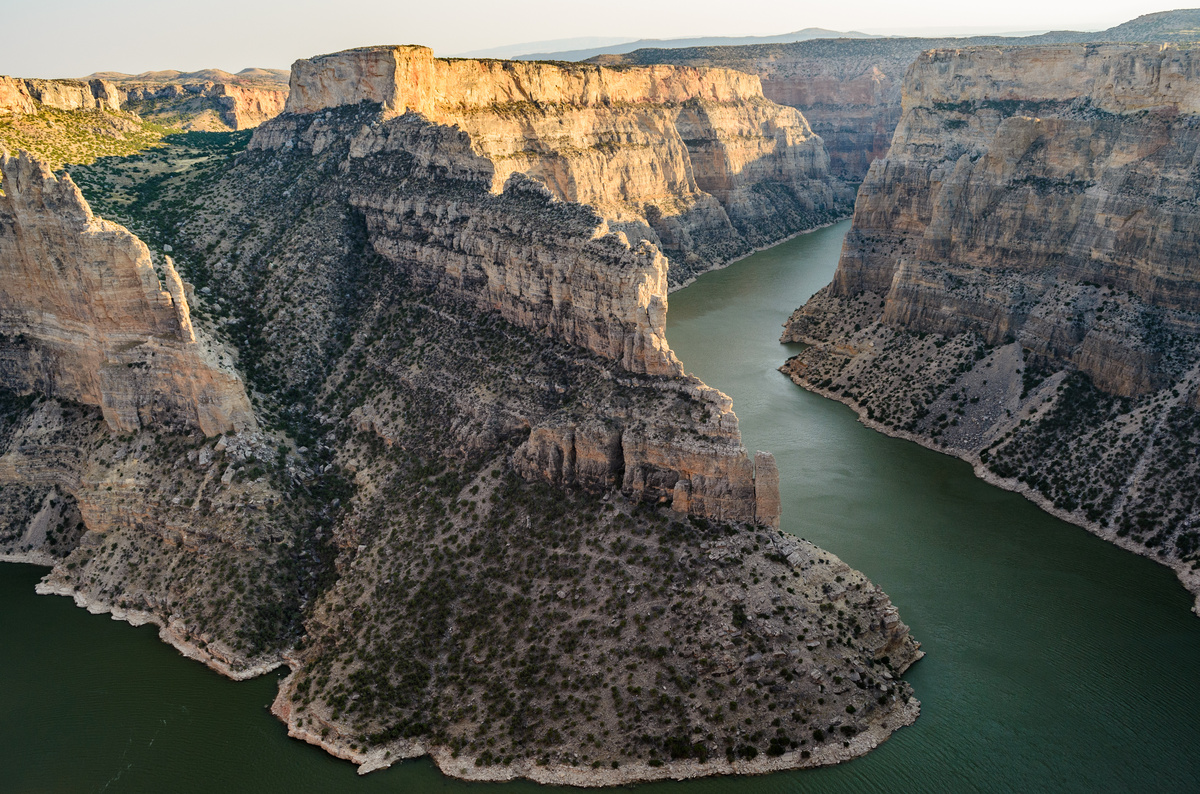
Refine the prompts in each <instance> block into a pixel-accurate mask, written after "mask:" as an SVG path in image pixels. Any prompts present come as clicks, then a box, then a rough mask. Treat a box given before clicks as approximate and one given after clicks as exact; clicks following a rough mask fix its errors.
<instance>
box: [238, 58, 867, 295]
mask: <svg viewBox="0 0 1200 794" xmlns="http://www.w3.org/2000/svg"><path fill="white" fill-rule="evenodd" d="M359 102H371V103H378V104H379V105H381V106H382V108H383V116H384V118H390V117H393V116H396V115H401V114H403V113H406V112H409V111H412V112H414V113H419V114H421V115H422V116H424V117H425V118H427V119H429V120H430V121H434V122H436V123H439V124H445V125H454V126H457V127H458V128H460V129H461V130H463V131H464V132H466V133H467V134H468V135H469V136H470V140H471V144H472V147H473V149H474V150H475V151H476V152H477V153H478V154H480V155H482V156H484V157H486V158H487V159H488V160H490V161H491V163H492V189H493V190H494V191H499V190H501V189H502V188H503V185H504V184H505V183H506V182H507V180H508V177H509V176H510V175H512V174H513V173H517V172H521V173H525V174H527V175H529V176H531V177H533V178H535V179H537V180H539V181H541V182H543V183H544V184H545V185H546V186H547V187H548V188H549V189H550V190H551V191H552V192H553V193H554V195H556V196H557V197H559V198H561V199H564V200H567V201H573V202H579V203H585V204H589V205H591V206H593V207H595V208H596V209H597V211H599V212H600V213H601V214H602V215H603V216H604V217H605V218H606V219H608V220H609V221H610V223H612V224H614V228H619V229H621V230H622V231H624V232H625V233H626V234H627V235H628V236H630V237H631V238H632V239H634V240H637V239H646V240H649V241H650V242H652V243H654V244H655V245H656V246H657V247H659V248H661V249H663V250H664V252H666V253H667V254H668V255H669V256H670V257H671V271H670V274H669V275H670V280H671V282H672V284H679V283H682V282H683V281H685V280H686V279H687V278H689V277H690V276H692V275H694V274H695V273H698V272H702V271H703V270H706V269H709V268H711V267H714V266H716V265H719V264H721V263H723V262H725V261H727V260H728V259H730V258H732V257H734V256H737V255H740V254H743V253H746V252H748V251H749V250H751V249H752V248H753V247H755V246H759V245H763V244H766V243H769V242H773V241H775V240H778V239H780V238H782V237H784V236H786V235H787V234H790V233H793V232H795V231H798V230H801V229H804V228H809V227H811V226H814V225H817V224H818V223H820V222H823V221H825V220H828V219H830V218H832V217H835V216H836V214H838V213H839V212H841V211H842V210H844V209H845V208H848V205H849V194H848V192H846V191H845V190H844V189H842V190H840V191H839V190H838V189H837V188H838V187H839V186H838V185H836V184H834V183H832V182H831V181H830V179H829V174H828V157H827V155H826V154H825V151H824V148H823V146H822V144H821V141H820V139H819V138H818V137H817V136H815V135H814V134H813V132H812V130H811V129H810V128H809V126H808V124H807V122H806V121H805V120H804V118H803V116H801V115H800V114H799V113H796V112H795V111H794V110H792V109H790V108H784V107H781V106H778V105H775V104H773V103H771V102H769V101H767V100H766V99H764V97H763V96H762V88H761V86H760V84H759V81H758V80H757V79H756V78H754V77H751V76H748V75H745V74H739V73H736V72H732V71H729V70H714V69H694V68H676V67H670V66H654V67H648V68H637V69H608V68H600V67H594V66H579V65H565V64H546V63H527V62H506V61H474V60H445V59H437V58H434V57H433V53H432V51H430V50H429V49H427V48H424V47H376V48H366V49H359V50H349V51H346V52H342V53H335V54H332V55H326V56H321V57H319V58H313V59H311V60H302V61H298V62H297V63H296V64H295V66H294V68H293V73H292V83H291V87H290V94H289V99H288V105H287V110H288V112H289V113H294V114H311V113H317V112H320V111H322V110H325V109H328V108H334V107H341V106H345V105H354V104H357V103H359ZM280 143H281V142H280V141H276V142H275V145H278V144H280ZM260 145H268V144H267V142H266V140H265V139H260Z"/></svg>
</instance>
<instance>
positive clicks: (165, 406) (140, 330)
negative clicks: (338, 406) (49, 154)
mask: <svg viewBox="0 0 1200 794" xmlns="http://www.w3.org/2000/svg"><path fill="white" fill-rule="evenodd" d="M0 171H2V173H3V177H4V180H3V190H4V194H3V196H0V340H2V341H0V385H3V386H4V387H6V388H9V389H13V390H16V391H18V392H30V391H38V392H42V393H45V394H49V395H53V396H56V397H61V398H64V399H67V400H73V401H76V402H82V403H86V404H89V405H96V406H100V408H101V409H102V410H103V412H104V418H105V420H106V421H107V422H108V424H109V426H110V427H111V428H112V429H113V430H114V431H122V432H124V431H130V430H137V429H138V428H140V427H142V426H143V425H148V424H161V423H179V424H183V425H189V426H195V427H198V428H200V429H201V430H202V431H203V432H204V433H205V434H206V435H210V436H211V435H215V434H218V433H224V432H229V431H232V430H234V429H245V428H248V427H251V426H253V424H254V419H253V414H252V412H251V410H250V404H249V400H248V399H247V398H246V393H245V390H244V389H243V387H242V384H241V381H240V380H239V379H238V377H237V376H236V374H234V373H233V372H232V371H229V370H225V369H222V368H221V367H220V366H219V365H217V364H216V362H214V361H211V360H209V358H208V357H207V356H206V355H205V352H204V348H203V347H202V345H201V344H199V343H197V341H196V336H195V333H194V331H193V328H192V324H191V320H190V318H189V313H188V306H187V300H186V299H185V297H184V294H183V286H182V283H181V281H180V279H179V275H178V273H176V272H175V269H174V267H173V265H172V263H171V261H170V259H167V260H166V261H165V262H164V263H163V265H162V278H163V280H164V281H165V287H164V285H163V283H162V282H160V281H159V276H158V275H157V274H156V273H155V269H154V266H153V265H152V263H151V260H150V252H149V251H148V250H147V248H146V246H145V245H144V244H143V243H142V242H141V241H140V240H138V239H137V237H135V236H133V235H132V234H130V233H129V232H128V231H126V230H125V229H124V228H122V227H120V226H117V225H115V224H112V223H109V222H107V221H104V220H102V219H99V218H96V217H94V216H93V215H92V212H91V209H90V208H89V207H88V204H87V202H86V201H84V199H83V196H82V195H80V193H79V190H78V188H76V187H75V185H74V183H73V182H72V181H71V179H70V177H69V176H66V175H64V176H62V177H61V178H58V177H55V176H54V175H53V174H52V173H50V171H49V169H48V168H46V166H45V165H44V164H42V163H40V162H38V161H36V160H33V159H31V158H30V157H28V156H27V155H25V154H22V155H21V156H20V157H8V156H7V155H3V156H0Z"/></svg>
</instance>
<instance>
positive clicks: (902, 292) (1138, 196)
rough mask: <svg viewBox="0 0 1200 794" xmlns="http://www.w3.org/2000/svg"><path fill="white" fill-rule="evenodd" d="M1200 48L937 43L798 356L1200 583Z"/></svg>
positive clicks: (813, 381)
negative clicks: (1198, 341)
mask: <svg viewBox="0 0 1200 794" xmlns="http://www.w3.org/2000/svg"><path fill="white" fill-rule="evenodd" d="M1196 69H1197V65H1196V60H1195V51H1194V50H1192V49H1189V48H1186V47H1180V48H1176V47H1173V46H1166V45H1164V46H1153V47H1151V46H1137V45H1115V44H1113V45H1061V46H1054V47H1036V48H1029V47H1025V48H1009V47H1003V48H972V49H966V50H935V51H931V52H928V53H925V54H923V55H922V56H920V57H919V58H918V59H917V61H916V62H915V63H914V65H913V66H912V68H911V69H910V71H909V73H908V75H907V77H906V80H905V86H904V115H903V117H902V119H901V121H900V123H899V126H898V127H897V129H896V134H895V137H894V139H893V142H892V146H891V149H890V151H889V153H888V156H887V158H885V159H883V160H878V161H876V162H875V163H874V164H873V165H872V166H871V169H870V171H869V173H868V175H867V178H866V180H865V181H864V183H863V186H862V188H861V189H860V191H859V198H858V202H857V205H856V209H855V216H854V222H853V226H852V229H851V231H850V233H849V235H848V236H847V239H846V245H845V248H844V250H843V253H842V257H841V260H840V262H839V265H838V270H837V274H836V275H835V277H834V280H833V282H832V284H830V285H829V286H828V287H827V288H826V289H825V290H823V291H822V292H821V293H819V294H818V295H816V296H815V297H814V298H813V299H812V300H811V301H810V302H809V303H808V304H806V305H805V306H804V307H803V308H802V309H800V310H798V311H797V312H796V313H795V315H793V317H792V318H791V319H790V320H789V322H788V324H787V326H786V330H785V332H784V335H783V338H784V340H785V341H803V342H806V343H809V344H811V345H813V346H812V347H811V348H809V349H807V350H805V351H804V352H802V353H801V354H800V355H799V356H797V357H795V358H793V359H792V360H790V361H789V362H788V363H787V364H786V365H785V367H784V371H785V372H786V373H787V374H789V375H790V376H791V377H792V378H793V379H794V380H795V381H796V382H797V383H800V384H802V385H804V386H806V387H807V388H811V389H814V390H816V391H818V392H820V393H822V394H826V395H828V396H831V397H833V398H834V399H838V400H841V401H842V402H845V403H846V404H848V405H850V406H851V407H853V408H855V410H857V411H858V412H859V414H860V415H861V416H862V417H863V420H864V421H866V422H868V423H869V424H870V425H871V426H873V427H877V428H879V429H881V430H883V431H884V432H888V433H893V434H897V435H901V436H902V437H905V438H910V439H912V440H915V441H918V442H919V443H923V444H926V445H929V446H932V447H934V448H936V449H940V450H943V451H946V452H949V453H951V454H955V455H958V456H960V457H962V458H964V459H965V460H968V461H970V462H971V463H972V464H973V465H974V466H975V468H976V471H977V473H979V475H980V476H982V477H984V478H985V479H987V480H989V481H991V482H995V483H997V484H999V485H1001V486H1003V487H1006V488H1011V489H1014V490H1017V491H1019V492H1021V493H1024V494H1026V495H1027V496H1029V497H1030V498H1032V499H1034V500H1035V501H1036V502H1038V504H1040V505H1042V506H1043V507H1045V508H1046V509H1047V510H1050V511H1051V512H1053V513H1054V514H1056V515H1059V516H1061V517H1063V518H1065V519H1067V520H1069V521H1072V522H1074V523H1077V524H1080V525H1082V526H1084V527H1087V528H1088V529H1090V530H1091V531H1093V532H1095V533H1097V534H1099V535H1100V536H1102V537H1104V538H1106V539H1108V540H1111V541H1113V542H1115V543H1117V544H1119V545H1121V546H1123V547H1125V548H1128V549H1131V550H1133V551H1135V552H1138V553H1141V554H1146V555H1147V556H1151V557H1152V558H1153V559H1156V560H1158V561H1159V562H1162V563H1164V564H1166V565H1169V566H1171V567H1172V568H1173V569H1174V570H1175V571H1176V572H1177V573H1178V574H1179V576H1180V578H1181V580H1182V581H1183V582H1184V584H1185V585H1186V586H1187V587H1188V588H1189V589H1190V590H1191V591H1192V592H1193V593H1197V592H1198V591H1200V575H1198V574H1197V569H1198V568H1200V558H1198V557H1197V551H1198V550H1200V545H1198V543H1197V538H1198V535H1197V532H1196V530H1195V528H1194V526H1195V522H1196V520H1197V517H1198V510H1200V507H1198V504H1197V498H1198V495H1197V493H1196V491H1195V487H1194V483H1195V477H1196V463H1195V454H1194V451H1195V449H1196V447H1197V443H1198V441H1200V436H1198V432H1200V422H1198V420H1200V415H1198V414H1197V408H1198V407H1200V402H1198V399H1200V398H1198V397H1197V388H1198V385H1200V380H1198V378H1200V375H1198V372H1200V369H1198V362H1197V358H1196V354H1195V334H1196V329H1197V328H1198V327H1200V324H1198V323H1197V320H1198V319H1200V315H1198V314H1197V312H1198V311H1200V305H1198V304H1197V302H1196V295H1197V286H1196V285H1197V274H1196V270H1195V267H1194V264H1193V263H1194V262H1195V261H1196V255H1197V251H1196V250H1195V247H1196V242H1195V234H1194V233H1193V231H1192V230H1193V229H1194V228H1195V226H1196V223H1197V220H1196V213H1195V209H1194V205H1195V198H1196V197H1195V191H1196V189H1195V179H1194V175H1193V173H1192V165H1191V164H1192V162H1193V160H1194V159H1195V156H1196V152H1197V148H1198V145H1200V139H1198V138H1197V134H1196V111H1197V106H1196V100H1195V97H1196V91H1197V86H1198V85H1200V84H1198V83H1197V78H1196Z"/></svg>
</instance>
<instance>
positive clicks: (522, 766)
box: [271, 657, 921, 788]
mask: <svg viewBox="0 0 1200 794" xmlns="http://www.w3.org/2000/svg"><path fill="white" fill-rule="evenodd" d="M918 658H919V657H918ZM901 673H903V671H901ZM295 675H296V673H294V672H293V673H290V674H289V675H288V676H287V678H285V679H283V680H282V681H280V682H279V692H278V694H277V695H276V696H275V700H274V701H273V702H272V703H271V713H272V714H273V715H275V716H276V717H277V718H278V719H279V720H281V721H282V722H283V723H284V724H285V725H286V726H287V729H288V736H289V737H290V738H293V739H299V740H300V741H303V742H306V743H308V744H311V745H313V746H315V747H320V748H321V749H322V750H324V751H325V752H327V753H329V754H330V755H332V756H334V757H336V758H341V759H343V760H346V761H350V762H351V763H353V764H357V765H358V774H360V775H366V774H369V773H371V772H375V771H378V770H381V769H387V768H389V767H391V766H392V765H393V764H394V763H396V762H398V761H405V760H410V759H414V758H420V757H422V756H429V758H430V760H431V761H433V764H434V766H436V767H437V768H438V771H440V772H441V773H442V774H443V775H445V776H446V777H449V778H455V779H458V780H466V781H471V782H479V783H501V782H507V781H512V780H519V779H525V780H531V781H533V782H535V783H540V784H543V785H558V786H572V787H575V788H607V787H615V786H628V785H635V784H639V783H652V782H656V781H663V780H691V779H694V778H702V777H717V776H728V775H739V776H741V775H766V774H771V773H773V772H786V771H792V770H798V769H814V768H817V767H822V766H832V765H834V764H840V763H843V762H845V761H851V760H853V759H855V758H858V757H859V756H862V755H865V754H867V753H868V752H870V751H871V750H874V749H875V748H877V747H878V746H879V745H880V744H882V743H883V742H885V741H887V740H888V738H890V737H891V736H892V734H893V733H895V732H896V731H898V730H900V729H901V728H905V727H907V726H909V725H912V724H913V723H914V722H915V721H916V719H917V717H918V716H920V714H921V703H920V701H918V700H917V699H916V698H912V699H910V700H909V701H908V702H907V703H898V704H897V706H898V707H897V709H896V710H895V711H893V712H892V713H891V714H889V715H888V716H887V717H886V718H885V719H884V720H882V721H881V722H880V723H876V724H873V725H871V726H869V727H868V728H866V729H865V730H864V731H863V732H862V733H859V734H856V735H855V736H854V737H852V738H850V739H848V740H844V741H845V742H846V743H847V744H848V746H844V745H843V744H842V742H834V743H829V744H824V745H821V746H819V747H817V748H815V749H813V750H811V751H809V752H810V753H811V755H810V757H808V758H803V757H801V752H803V751H801V750H790V751H788V752H786V753H784V754H783V755H781V756H778V757H774V758H772V757H770V756H767V755H766V754H760V755H759V756H758V757H757V758H754V759H753V760H749V761H733V762H730V761H728V760H726V759H725V758H723V757H722V758H714V759H713V760H710V761H708V762H705V763H701V762H699V761H693V760H687V761H664V762H663V763H662V765H660V766H651V765H650V764H649V763H646V762H640V761H639V762H632V763H629V764H622V765H621V766H620V767H618V768H616V769H612V768H610V767H601V768H592V767H590V766H589V767H578V766H570V765H567V764H549V765H546V766H539V765H538V764H537V763H536V762H535V761H533V760H531V759H521V760H518V761H514V762H513V763H511V764H508V765H500V764H493V765H490V766H475V758H476V757H475V756H472V755H465V754H461V753H460V754H458V755H455V754H454V752H453V751H452V750H451V748H449V747H443V746H440V745H434V746H430V747H427V746H425V745H424V744H422V743H421V742H413V741H408V740H397V741H395V742H393V743H391V744H389V745H386V746H383V747H374V748H371V749H370V750H368V751H365V752H364V751H361V750H353V749H351V748H350V746H349V742H348V741H346V740H342V739H341V737H338V736H335V734H334V730H332V728H333V726H332V725H330V726H329V727H330V728H331V730H330V731H329V735H328V736H321V735H320V734H318V733H315V732H313V731H311V730H309V729H308V728H306V727H301V726H299V725H298V724H297V719H296V715H295V713H294V712H293V710H292V705H291V703H290V702H289V701H287V700H286V699H285V694H284V693H285V692H286V690H287V687H288V684H289V683H290V682H291V680H292V678H293V676H295Z"/></svg>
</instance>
